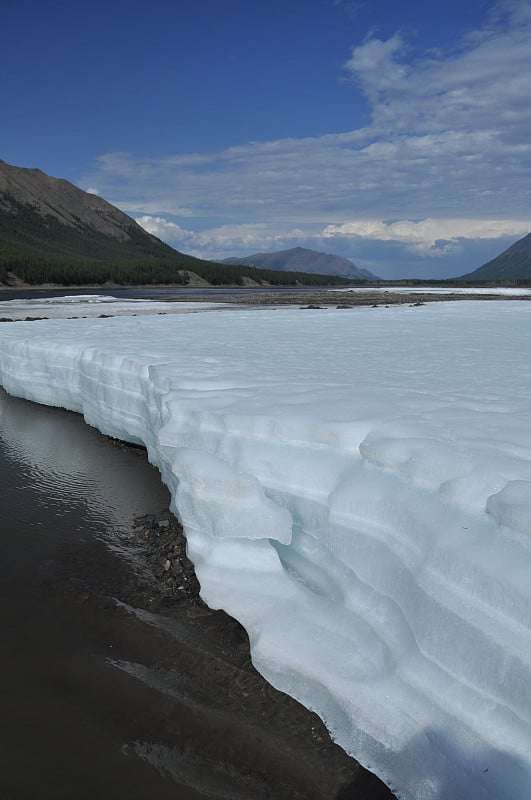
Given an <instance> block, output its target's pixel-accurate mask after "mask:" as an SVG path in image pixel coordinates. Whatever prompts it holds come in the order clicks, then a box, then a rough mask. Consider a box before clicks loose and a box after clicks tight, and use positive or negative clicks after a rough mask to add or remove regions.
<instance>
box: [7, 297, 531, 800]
mask: <svg viewBox="0 0 531 800" xmlns="http://www.w3.org/2000/svg"><path fill="white" fill-rule="evenodd" d="M109 307H110V304H109ZM106 313H111V312H110V311H108V310H107V308H106ZM530 352H531V305H528V304H527V303H526V302H518V301H515V302H512V301H500V302H491V303H488V302H484V301H480V302H475V303H472V302H469V301H461V302H459V303H455V304H451V303H438V304H434V305H432V306H426V307H423V308H408V307H401V308H390V309H384V308H379V309H357V310H355V311H345V310H333V309H327V310H323V311H301V310H299V309H285V308H284V309H267V310H228V311H227V310H225V311H212V312H211V313H208V314H197V315H191V314H188V315H182V314H174V315H172V316H137V317H125V316H124V317H116V318H111V319H75V320H61V319H55V320H54V319H51V320H46V321H39V322H14V323H9V324H3V325H2V326H1V327H0V382H1V383H2V385H3V386H4V387H5V388H6V389H7V391H9V392H10V393H12V394H14V395H18V396H21V397H25V398H28V399H30V400H34V401H36V402H39V403H45V404H48V405H57V406H63V407H65V408H68V409H72V410H74V411H77V412H79V413H81V414H83V415H84V417H85V419H86V421H87V422H88V423H89V424H91V425H94V426H96V427H97V428H99V429H100V430H101V431H103V432H104V433H106V434H109V435H112V436H115V437H119V438H122V439H124V440H127V441H130V442H136V443H141V444H144V445H145V446H146V448H147V451H148V454H149V458H150V460H151V461H152V462H153V463H154V464H156V465H157V466H158V467H159V469H160V471H161V474H162V478H163V480H164V482H165V483H166V484H167V485H168V487H169V488H170V490H171V493H172V498H173V499H172V507H173V510H174V512H175V513H176V514H177V516H178V517H179V518H180V519H181V521H182V522H183V525H184V528H185V531H186V535H187V539H188V548H189V553H190V556H191V558H192V560H193V561H194V563H195V565H196V570H197V575H198V577H199V580H200V582H201V587H202V596H203V597H204V599H205V600H206V601H207V602H208V603H209V604H210V605H211V606H213V607H223V608H224V609H226V610H227V611H228V612H229V613H230V614H232V615H233V616H235V617H236V618H237V619H239V620H240V621H241V623H242V624H243V625H244V626H245V628H246V629H247V631H248V633H249V637H250V641H251V646H252V654H253V660H254V663H255V664H256V666H257V668H258V669H259V670H260V672H262V674H263V675H265V677H266V678H268V680H269V681H270V682H271V683H273V684H274V685H275V686H277V687H279V688H281V689H283V690H284V691H286V692H288V693H289V694H290V695H293V696H294V697H296V698H297V699H299V700H300V701H301V702H302V703H304V704H305V705H306V706H308V707H310V708H312V709H314V710H316V711H317V712H318V713H319V714H320V716H321V717H322V718H323V719H324V720H325V722H326V724H327V725H328V727H329V729H330V731H331V732H332V735H333V736H334V738H335V739H336V740H337V741H338V742H339V743H340V744H341V745H342V746H343V747H344V748H345V749H346V750H347V751H348V752H349V753H351V754H352V755H354V756H355V757H356V758H358V759H359V760H360V761H361V762H362V763H363V764H364V765H365V766H367V767H369V768H370V769H372V770H374V771H375V772H376V773H377V774H378V775H380V776H381V777H382V778H383V779H384V780H385V781H386V782H387V783H388V784H389V785H390V786H391V788H392V789H393V790H394V791H395V793H396V794H397V796H398V797H400V798H404V800H461V799H463V800H465V798H466V800H527V798H530V797H531V630H530V620H531V362H530V361H529V353H530Z"/></svg>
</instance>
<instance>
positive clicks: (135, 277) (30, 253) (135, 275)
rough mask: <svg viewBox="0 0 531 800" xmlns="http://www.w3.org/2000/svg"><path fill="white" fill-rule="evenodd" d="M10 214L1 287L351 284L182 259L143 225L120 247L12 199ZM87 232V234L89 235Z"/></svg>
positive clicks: (3, 231) (2, 225)
mask: <svg viewBox="0 0 531 800" xmlns="http://www.w3.org/2000/svg"><path fill="white" fill-rule="evenodd" d="M9 205H10V212H9V213H5V212H4V213H2V212H0V283H3V284H13V283H16V281H17V279H18V281H23V282H24V283H27V284H30V285H33V286H36V285H40V284H44V283H55V284H60V285H62V286H82V285H86V284H104V283H107V282H110V283H116V284H120V285H142V284H148V285H151V284H166V283H168V284H177V285H184V286H185V285H187V284H188V282H189V272H194V273H195V274H196V275H199V276H200V277H201V278H203V279H204V280H205V281H207V282H208V283H210V284H212V285H213V286H225V285H236V286H241V285H242V284H243V283H244V280H243V279H244V278H250V279H252V280H254V281H256V282H257V283H259V284H260V283H264V284H271V285H274V286H277V285H278V286H295V285H297V284H304V285H308V286H325V285H326V286H344V285H347V284H349V283H350V281H348V280H345V279H344V278H340V277H336V276H333V275H313V274H307V273H303V272H280V271H277V270H267V269H258V268H256V267H246V266H232V265H228V264H218V263H216V262H213V261H203V260H202V259H199V258H194V257H193V256H189V255H186V254H184V253H179V252H178V251H177V250H174V249H173V248H172V247H169V246H168V245H166V244H164V243H163V242H161V241H160V239H157V238H156V237H155V236H151V235H149V234H147V233H146V232H145V231H143V230H142V229H141V228H139V227H138V225H134V224H133V225H131V226H130V228H128V229H127V234H128V235H129V237H130V238H129V239H128V240H126V241H120V240H118V239H115V238H113V237H111V236H105V235H103V234H99V233H96V232H95V231H94V230H90V229H88V228H86V226H85V225H84V224H83V222H82V220H81V219H80V220H79V227H76V228H74V227H72V226H69V225H63V224H61V222H59V220H57V219H56V218H55V217H52V216H45V217H44V216H41V215H40V214H38V213H37V212H36V211H35V210H34V209H32V208H31V207H29V206H25V205H22V204H21V203H17V202H16V201H15V200H14V199H13V198H9ZM85 228H86V230H85Z"/></svg>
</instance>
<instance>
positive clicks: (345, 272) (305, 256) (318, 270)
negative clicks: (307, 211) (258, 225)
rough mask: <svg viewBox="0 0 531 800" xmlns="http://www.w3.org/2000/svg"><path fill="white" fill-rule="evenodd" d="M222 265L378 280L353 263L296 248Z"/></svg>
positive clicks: (232, 260) (228, 260)
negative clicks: (239, 265)
mask: <svg viewBox="0 0 531 800" xmlns="http://www.w3.org/2000/svg"><path fill="white" fill-rule="evenodd" d="M221 263H222V264H248V265H250V266H253V267H260V268H262V269H273V270H280V271H282V272H286V271H299V272H309V273H312V274H319V275H339V276H341V277H342V278H349V279H351V280H355V281H360V280H361V281H365V280H369V281H370V280H378V278H377V277H376V275H373V274H372V273H371V272H369V271H368V270H366V269H361V268H360V267H357V266H356V265H355V264H354V262H353V261H350V260H349V259H348V258H342V257H341V256H334V255H331V254H329V253H319V252H317V250H307V249H306V248H304V247H294V248H292V249H291V250H279V251H277V252H276V253H253V255H250V256H247V257H246V258H225V259H223V261H222V262H221Z"/></svg>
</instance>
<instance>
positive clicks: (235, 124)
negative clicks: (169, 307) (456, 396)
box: [0, 0, 531, 277]
mask: <svg viewBox="0 0 531 800" xmlns="http://www.w3.org/2000/svg"><path fill="white" fill-rule="evenodd" d="M0 12H1V18H2V26H1V30H0V67H1V70H2V103H1V105H0V158H3V159H4V160H5V161H7V162H9V163H12V164H18V165H20V166H27V167H39V168H40V169H42V170H44V171H45V172H47V173H48V174H51V175H54V176H56V177H64V178H67V179H68V180H71V181H72V182H73V183H76V184H77V185H78V186H80V187H81V188H83V189H86V190H90V191H94V192H97V193H99V194H100V195H101V196H102V197H105V198H106V199H107V200H109V201H110V202H111V203H114V204H115V205H117V206H119V207H120V208H122V209H123V210H124V211H126V212H127V213H129V214H131V215H132V216H133V217H135V218H136V219H138V220H139V222H140V223H141V224H142V225H143V226H144V227H145V228H146V229H147V230H149V231H151V232H153V233H155V234H156V235H158V236H159V237H160V238H161V239H163V240H165V241H167V242H169V243H170V244H172V245H173V246H174V247H176V248H177V249H179V250H182V251H184V252H188V253H193V254H194V255H198V256H202V257H206V258H223V257H225V256H228V255H238V256H244V255H248V254H250V253H253V252H257V251H270V250H280V249H284V248H288V247H295V246H304V247H310V248H312V249H317V250H323V251H326V252H332V253H337V254H339V255H344V256H347V257H349V258H352V259H353V260H354V261H355V262H356V263H357V264H359V265H360V266H362V267H365V268H367V269H371V270H372V271H373V272H375V273H377V274H378V275H381V276H382V277H404V276H415V277H446V276H451V275H459V274H462V273H464V272H467V271H469V270H472V269H474V268H475V267H477V266H479V265H481V264H482V263H484V262H485V261H487V260H488V259H490V258H492V257H493V256H494V255H496V254H497V253H499V252H500V251H501V250H503V249H504V248H505V247H507V246H508V245H509V244H510V243H511V242H513V241H515V240H516V239H518V238H520V237H521V236H523V235H525V234H526V233H528V232H529V231H531V202H530V201H531V0H525V2H524V1H523V0H510V1H506V0H503V2H499V3H493V2H487V0H467V2H466V3H463V2H459V3H458V2H455V1H454V0H448V1H447V2H445V3H435V4H428V3H425V4H419V3H418V2H402V1H401V0H395V2H385V1H384V0H367V2H363V0H360V2H356V1H352V2H351V1H350V0H292V2H290V3H289V4H287V3H286V2H285V0H284V1H283V2H277V0H270V1H269V2H268V3H263V2H252V0H224V1H223V2H222V1H221V0H189V2H179V1H178V0H176V1H174V2H170V1H169V0H168V1H167V2H161V1H160V0H152V2H151V3H150V4H147V3H145V2H142V3H141V2H136V0H133V1H132V2H122V0H116V1H113V0H108V2H106V3H104V2H101V1H100V0H94V1H93V2H91V3H90V4H89V3H82V4H81V3H73V2H71V0H68V2H65V1H64V0H40V2H35V0H31V1H29V2H28V1H27V0H16V1H15V0H0Z"/></svg>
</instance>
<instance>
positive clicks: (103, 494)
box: [0, 389, 169, 531]
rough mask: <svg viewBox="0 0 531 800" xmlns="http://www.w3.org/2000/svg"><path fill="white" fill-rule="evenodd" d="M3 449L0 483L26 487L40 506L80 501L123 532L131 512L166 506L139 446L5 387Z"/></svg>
mask: <svg viewBox="0 0 531 800" xmlns="http://www.w3.org/2000/svg"><path fill="white" fill-rule="evenodd" d="M0 453H1V455H2V461H1V462H0V488H2V489H18V490H20V489H24V488H27V489H31V491H32V493H35V494H36V495H37V496H38V498H39V504H40V505H41V507H44V508H49V507H51V506H53V507H54V510H55V513H56V515H59V516H64V515H67V514H69V513H70V511H71V508H72V504H73V503H75V504H76V506H79V504H82V505H83V506H85V507H86V510H87V512H88V513H90V516H91V518H92V519H97V520H99V521H101V522H102V523H107V524H109V523H110V524H112V526H113V527H115V528H117V529H119V530H122V531H123V530H126V529H130V526H131V521H132V519H133V518H134V517H135V516H137V515H139V514H145V513H148V512H150V511H157V510H160V509H162V508H165V507H166V506H167V505H168V499H169V498H168V494H167V491H166V489H165V488H164V486H163V485H162V483H161V480H160V474H159V472H158V471H157V470H155V469H154V468H152V467H150V466H149V465H148V464H147V462H146V459H145V457H144V455H143V453H142V452H139V453H138V454H135V453H132V452H131V450H130V449H129V448H127V449H126V448H124V447H122V446H121V445H116V446H114V447H113V446H111V445H110V441H109V439H107V438H106V437H104V436H102V435H101V434H99V433H98V432H97V431H96V430H95V429H94V428H90V427H89V426H88V425H87V424H86V423H85V422H84V421H83V419H82V418H81V417H80V416H79V415H77V414H74V413H72V412H68V411H64V410H63V409H56V408H48V407H45V406H39V405H37V404H35V403H30V402H29V401H26V400H20V399H18V398H15V397H11V396H10V395H8V394H7V393H6V392H5V391H4V390H3V389H0ZM135 456H136V457H135ZM2 462H3V463H2ZM9 462H14V463H16V465H17V469H16V470H15V469H10V468H9Z"/></svg>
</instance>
